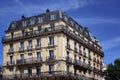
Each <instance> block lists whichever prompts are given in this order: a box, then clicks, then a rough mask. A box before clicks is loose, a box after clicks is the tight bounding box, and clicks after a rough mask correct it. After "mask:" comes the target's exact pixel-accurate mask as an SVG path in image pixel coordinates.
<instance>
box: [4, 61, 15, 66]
mask: <svg viewBox="0 0 120 80" xmlns="http://www.w3.org/2000/svg"><path fill="white" fill-rule="evenodd" d="M14 64H15V62H14V61H7V65H6V66H13V65H14Z"/></svg>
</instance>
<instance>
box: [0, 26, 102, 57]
mask: <svg viewBox="0 0 120 80" xmlns="http://www.w3.org/2000/svg"><path fill="white" fill-rule="evenodd" d="M61 31H62V32H64V33H65V34H67V35H69V36H70V37H72V38H74V39H76V40H77V41H78V42H80V43H82V44H83V45H85V46H87V47H88V48H90V49H92V50H94V51H95V52H97V53H98V54H99V53H101V55H102V56H104V52H102V51H100V50H98V49H96V48H95V47H94V46H93V44H94V43H93V44H91V45H90V44H89V42H86V41H85V40H84V39H83V38H81V37H80V36H79V35H76V34H75V33H74V32H73V31H71V30H70V29H68V28H66V27H65V26H63V25H59V26H55V27H54V30H49V27H48V31H46V30H45V29H44V28H42V29H41V32H40V33H39V31H38V30H34V31H33V32H32V33H31V32H26V35H24V36H22V33H21V34H15V35H14V37H13V38H11V37H10V36H6V37H4V38H2V42H3V43H4V42H9V41H14V40H19V39H21V40H22V39H27V38H29V37H38V36H43V35H48V34H56V33H59V32H61ZM67 48H68V49H70V47H69V46H68V45H67Z"/></svg>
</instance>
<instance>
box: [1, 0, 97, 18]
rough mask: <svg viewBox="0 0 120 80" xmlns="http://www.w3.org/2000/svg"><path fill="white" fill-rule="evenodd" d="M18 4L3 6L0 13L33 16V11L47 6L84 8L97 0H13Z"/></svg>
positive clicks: (50, 7)
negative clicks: (36, 1)
mask: <svg viewBox="0 0 120 80" xmlns="http://www.w3.org/2000/svg"><path fill="white" fill-rule="evenodd" d="M13 1H14V2H15V3H16V4H13V5H12V6H9V7H4V8H1V10H0V15H4V14H9V13H14V14H15V13H17V14H21V13H22V14H27V15H28V16H31V15H32V14H33V13H38V12H40V11H45V10H46V9H47V8H49V9H51V10H56V9H61V10H64V11H67V10H73V9H78V8H82V7H85V6H88V5H94V4H96V2H97V0H72V1H71V0H59V2H58V1H54V2H53V3H52V2H50V3H49V4H47V3H46V5H45V4H42V2H43V1H41V3H36V4H35V3H30V2H27V3H24V2H22V1H21V0H13Z"/></svg>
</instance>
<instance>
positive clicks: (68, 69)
mask: <svg viewBox="0 0 120 80" xmlns="http://www.w3.org/2000/svg"><path fill="white" fill-rule="evenodd" d="M69 71H70V66H69V65H67V74H69Z"/></svg>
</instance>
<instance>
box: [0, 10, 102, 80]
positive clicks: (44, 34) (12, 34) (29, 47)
mask: <svg viewBox="0 0 120 80" xmlns="http://www.w3.org/2000/svg"><path fill="white" fill-rule="evenodd" d="M2 42H3V49H4V50H3V51H4V53H3V54H4V55H3V58H4V60H3V61H4V62H3V63H4V64H3V79H4V80H102V78H103V76H102V68H103V65H102V64H103V57H104V53H103V52H102V47H101V46H100V44H99V41H98V40H97V39H96V38H95V37H94V36H93V35H92V34H91V33H90V32H89V30H88V28H86V27H82V26H81V25H79V24H78V23H77V22H76V21H74V20H73V19H72V18H71V17H69V16H68V15H66V13H65V12H62V11H60V10H57V11H49V10H46V12H45V13H43V14H40V15H37V16H32V17H29V18H27V17H24V16H22V19H21V20H18V21H13V22H11V23H10V25H9V27H8V29H7V30H6V31H5V37H4V38H3V39H2Z"/></svg>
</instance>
